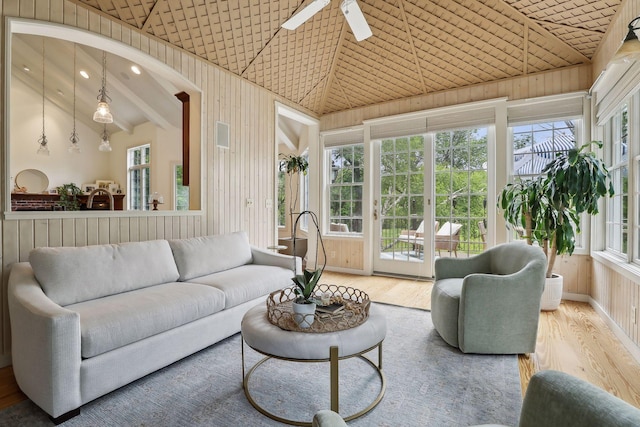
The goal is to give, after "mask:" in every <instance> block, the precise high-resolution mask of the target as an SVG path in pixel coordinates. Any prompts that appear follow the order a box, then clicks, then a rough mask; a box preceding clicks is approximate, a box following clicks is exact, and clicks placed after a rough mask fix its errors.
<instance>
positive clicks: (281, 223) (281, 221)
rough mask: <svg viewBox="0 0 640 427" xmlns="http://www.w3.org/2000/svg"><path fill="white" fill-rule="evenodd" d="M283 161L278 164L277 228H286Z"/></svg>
mask: <svg viewBox="0 0 640 427" xmlns="http://www.w3.org/2000/svg"><path fill="white" fill-rule="evenodd" d="M283 163H284V162H283V161H280V162H279V163H278V227H282V228H284V227H286V225H287V213H286V211H287V209H286V207H287V190H286V185H285V183H286V181H287V180H286V174H285V173H284V172H283V168H284V166H283Z"/></svg>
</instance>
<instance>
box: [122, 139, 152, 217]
mask: <svg viewBox="0 0 640 427" xmlns="http://www.w3.org/2000/svg"><path fill="white" fill-rule="evenodd" d="M144 148H147V149H148V150H149V155H148V156H149V161H148V162H144V163H143V162H142V161H141V163H140V164H133V165H132V164H131V155H132V153H133V152H135V151H142V150H143V149H144ZM143 157H144V156H143V155H142V153H141V156H140V158H141V159H142V158H143ZM145 169H147V170H148V177H149V178H148V180H149V182H148V183H147V184H148V186H147V190H150V188H151V182H150V181H151V144H150V143H146V144H141V145H137V146H135V147H130V148H127V209H128V210H131V211H148V210H150V207H149V204H148V203H147V199H148V197H149V191H147V192H146V193H145V191H144V188H145V186H144V183H143V182H144V178H141V180H142V182H141V184H140V188H141V189H143V190H142V191H141V193H140V195H139V196H140V197H139V198H138V197H136V198H135V199H134V193H135V192H134V191H133V189H132V177H131V173H132V172H133V171H141V172H143V173H142V174H141V175H140V176H141V177H143V176H144V170H145ZM136 199H137V200H136ZM134 201H137V202H139V203H140V206H141V207H142V209H137V208H135V207H134Z"/></svg>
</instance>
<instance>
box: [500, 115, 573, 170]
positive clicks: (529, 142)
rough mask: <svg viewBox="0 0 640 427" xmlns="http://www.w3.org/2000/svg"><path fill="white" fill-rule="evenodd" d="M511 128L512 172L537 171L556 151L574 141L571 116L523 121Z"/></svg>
mask: <svg viewBox="0 0 640 427" xmlns="http://www.w3.org/2000/svg"><path fill="white" fill-rule="evenodd" d="M512 130H513V174H514V175H515V176H520V177H534V176H537V175H540V172H542V169H544V167H545V166H546V165H547V164H548V163H549V162H551V161H552V160H553V159H555V157H556V155H557V154H558V153H562V152H567V151H569V150H570V149H571V148H573V147H575V145H576V123H575V121H574V120H563V121H553V122H545V123H535V124H524V125H520V126H514V127H513V128H512Z"/></svg>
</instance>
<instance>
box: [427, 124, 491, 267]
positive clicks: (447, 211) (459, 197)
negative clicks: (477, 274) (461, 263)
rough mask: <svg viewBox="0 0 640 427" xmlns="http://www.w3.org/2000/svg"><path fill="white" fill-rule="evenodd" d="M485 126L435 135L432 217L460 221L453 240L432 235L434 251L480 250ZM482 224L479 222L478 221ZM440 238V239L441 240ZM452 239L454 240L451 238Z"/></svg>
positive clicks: (484, 192) (485, 185) (484, 220)
mask: <svg viewBox="0 0 640 427" xmlns="http://www.w3.org/2000/svg"><path fill="white" fill-rule="evenodd" d="M487 140H488V129H487V128H486V127H485V128H477V129H456V130H451V131H444V132H438V133H436V134H435V220H436V221H437V222H438V224H439V226H440V227H442V226H443V225H444V224H445V223H447V222H449V223H451V224H461V225H462V227H461V228H459V230H460V231H459V234H458V237H457V240H459V243H457V247H456V243H451V241H452V239H453V238H452V237H449V236H436V239H435V240H436V250H437V251H438V252H439V253H440V254H443V253H444V252H443V248H444V250H451V249H455V250H457V252H458V253H459V252H463V253H466V254H467V255H471V254H477V253H479V252H482V251H483V250H484V247H485V245H484V239H485V235H484V230H485V228H486V224H487V188H488V173H487V163H488V148H487ZM480 223H482V224H480ZM443 240H444V241H443ZM454 241H455V240H454Z"/></svg>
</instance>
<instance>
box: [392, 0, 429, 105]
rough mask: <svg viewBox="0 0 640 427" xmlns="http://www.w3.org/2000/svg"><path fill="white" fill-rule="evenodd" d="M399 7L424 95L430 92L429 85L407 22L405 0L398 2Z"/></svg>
mask: <svg viewBox="0 0 640 427" xmlns="http://www.w3.org/2000/svg"><path fill="white" fill-rule="evenodd" d="M398 7H399V8H400V15H402V21H403V22H404V30H405V32H406V33H407V37H408V38H409V43H410V44H411V53H412V54H413V61H414V63H415V65H416V70H417V73H418V76H420V84H421V85H422V93H427V92H428V90H427V85H426V83H425V81H424V76H423V75H422V67H420V61H419V60H418V52H417V51H416V47H415V45H414V43H413V36H412V35H411V27H410V26H409V21H408V20H407V14H406V13H405V11H404V0H398Z"/></svg>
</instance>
